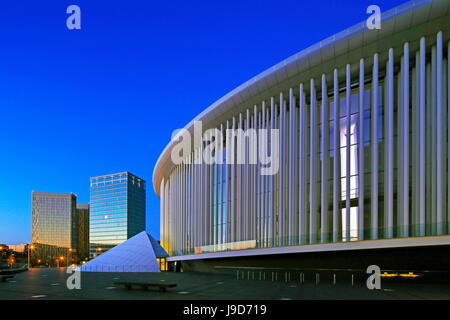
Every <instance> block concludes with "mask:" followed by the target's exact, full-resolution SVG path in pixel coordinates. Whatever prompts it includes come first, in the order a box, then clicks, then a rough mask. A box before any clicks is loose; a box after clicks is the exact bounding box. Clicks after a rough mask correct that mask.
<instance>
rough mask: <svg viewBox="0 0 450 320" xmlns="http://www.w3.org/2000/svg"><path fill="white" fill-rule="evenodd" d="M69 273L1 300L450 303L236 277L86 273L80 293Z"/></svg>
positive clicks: (31, 281) (15, 287)
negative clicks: (128, 285) (140, 284)
mask: <svg viewBox="0 0 450 320" xmlns="http://www.w3.org/2000/svg"><path fill="white" fill-rule="evenodd" d="M69 276H71V275H70V274H68V273H66V269H64V268H60V269H57V268H53V269H31V270H29V271H27V272H23V273H19V274H15V275H14V278H13V279H10V280H9V281H8V282H5V283H2V282H0V300H11V299H30V300H74V299H75V300H76V299H80V300H110V299H112V300H128V299H131V300H260V299H261V300H304V299H389V300H391V299H450V284H423V283H383V282H382V284H381V287H382V288H381V289H380V290H369V289H367V287H366V285H365V283H355V284H354V285H353V286H352V285H351V283H349V282H344V281H341V283H340V282H339V281H337V283H336V285H333V284H332V283H319V284H317V285H316V284H315V283H314V282H313V281H310V282H306V283H304V284H300V283H298V282H282V281H273V282H272V281H269V280H266V281H262V280H238V279H236V276H232V275H220V274H202V273H171V272H161V273H97V272H95V273H94V272H82V273H81V289H79V290H77V289H73V290H69V289H68V287H67V285H66V282H67V279H68V277H69ZM120 281H144V282H153V283H154V282H161V283H176V284H177V287H175V288H170V289H168V290H167V292H159V291H158V289H157V288H155V289H154V290H152V289H150V290H149V291H144V290H142V289H140V288H136V289H133V290H126V289H125V288H123V287H122V286H119V285H115V284H114V282H120Z"/></svg>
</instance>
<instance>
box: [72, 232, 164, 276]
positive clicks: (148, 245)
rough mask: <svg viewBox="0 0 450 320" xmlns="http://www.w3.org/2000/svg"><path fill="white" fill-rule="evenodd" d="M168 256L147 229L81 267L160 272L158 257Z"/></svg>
mask: <svg viewBox="0 0 450 320" xmlns="http://www.w3.org/2000/svg"><path fill="white" fill-rule="evenodd" d="M163 257H167V253H166V251H165V250H164V249H163V248H162V247H161V246H160V245H159V243H158V241H156V240H155V239H153V237H152V236H150V235H149V234H147V232H146V231H142V232H141V233H138V234H137V235H135V236H134V237H131V238H130V239H128V240H126V241H124V242H122V243H121V244H119V245H117V246H115V247H114V248H112V249H109V250H108V251H106V252H105V253H103V254H101V255H99V256H98V257H96V258H94V259H92V260H91V261H89V262H88V263H86V264H85V265H83V266H81V267H80V270H81V271H85V272H160V270H159V266H158V262H157V260H156V258H163Z"/></svg>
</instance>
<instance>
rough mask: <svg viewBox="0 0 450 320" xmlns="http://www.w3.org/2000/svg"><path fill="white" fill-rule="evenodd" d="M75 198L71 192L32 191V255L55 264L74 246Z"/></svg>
mask: <svg viewBox="0 0 450 320" xmlns="http://www.w3.org/2000/svg"><path fill="white" fill-rule="evenodd" d="M76 202H77V197H76V196H75V195H74V194H73V193H51V192H36V191H33V192H32V242H33V244H34V245H35V247H36V248H35V249H34V250H33V253H32V257H34V258H36V259H39V260H41V261H42V262H43V263H45V264H50V265H55V261H56V259H57V258H60V257H63V259H65V258H66V257H67V253H68V250H69V249H76V248H77V217H76V214H77V212H76ZM64 263H65V262H64Z"/></svg>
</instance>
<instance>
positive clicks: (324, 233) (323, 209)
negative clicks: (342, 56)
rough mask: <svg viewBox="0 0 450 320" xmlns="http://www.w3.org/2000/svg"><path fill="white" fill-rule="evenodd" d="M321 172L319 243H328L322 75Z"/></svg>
mask: <svg viewBox="0 0 450 320" xmlns="http://www.w3.org/2000/svg"><path fill="white" fill-rule="evenodd" d="M321 109H322V114H321V116H322V119H321V120H322V121H321V122H322V139H321V152H322V170H321V191H320V197H321V200H320V202H321V203H320V241H321V242H322V243H326V242H328V239H329V238H328V233H329V229H328V159H329V147H330V143H329V139H330V132H329V128H328V125H329V122H328V93H327V82H326V77H325V74H322V108H321Z"/></svg>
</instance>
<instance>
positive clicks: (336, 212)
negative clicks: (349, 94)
mask: <svg viewBox="0 0 450 320" xmlns="http://www.w3.org/2000/svg"><path fill="white" fill-rule="evenodd" d="M333 83H334V92H333V97H334V109H333V119H334V129H333V139H334V159H333V242H338V241H339V239H340V238H341V236H340V230H339V229H340V228H339V226H340V224H341V223H340V205H339V204H340V201H341V192H340V189H341V188H340V187H339V184H340V183H341V181H340V172H341V170H340V161H339V158H340V152H341V150H340V147H341V145H340V108H339V105H340V103H339V78H338V70H337V69H334V74H333Z"/></svg>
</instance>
